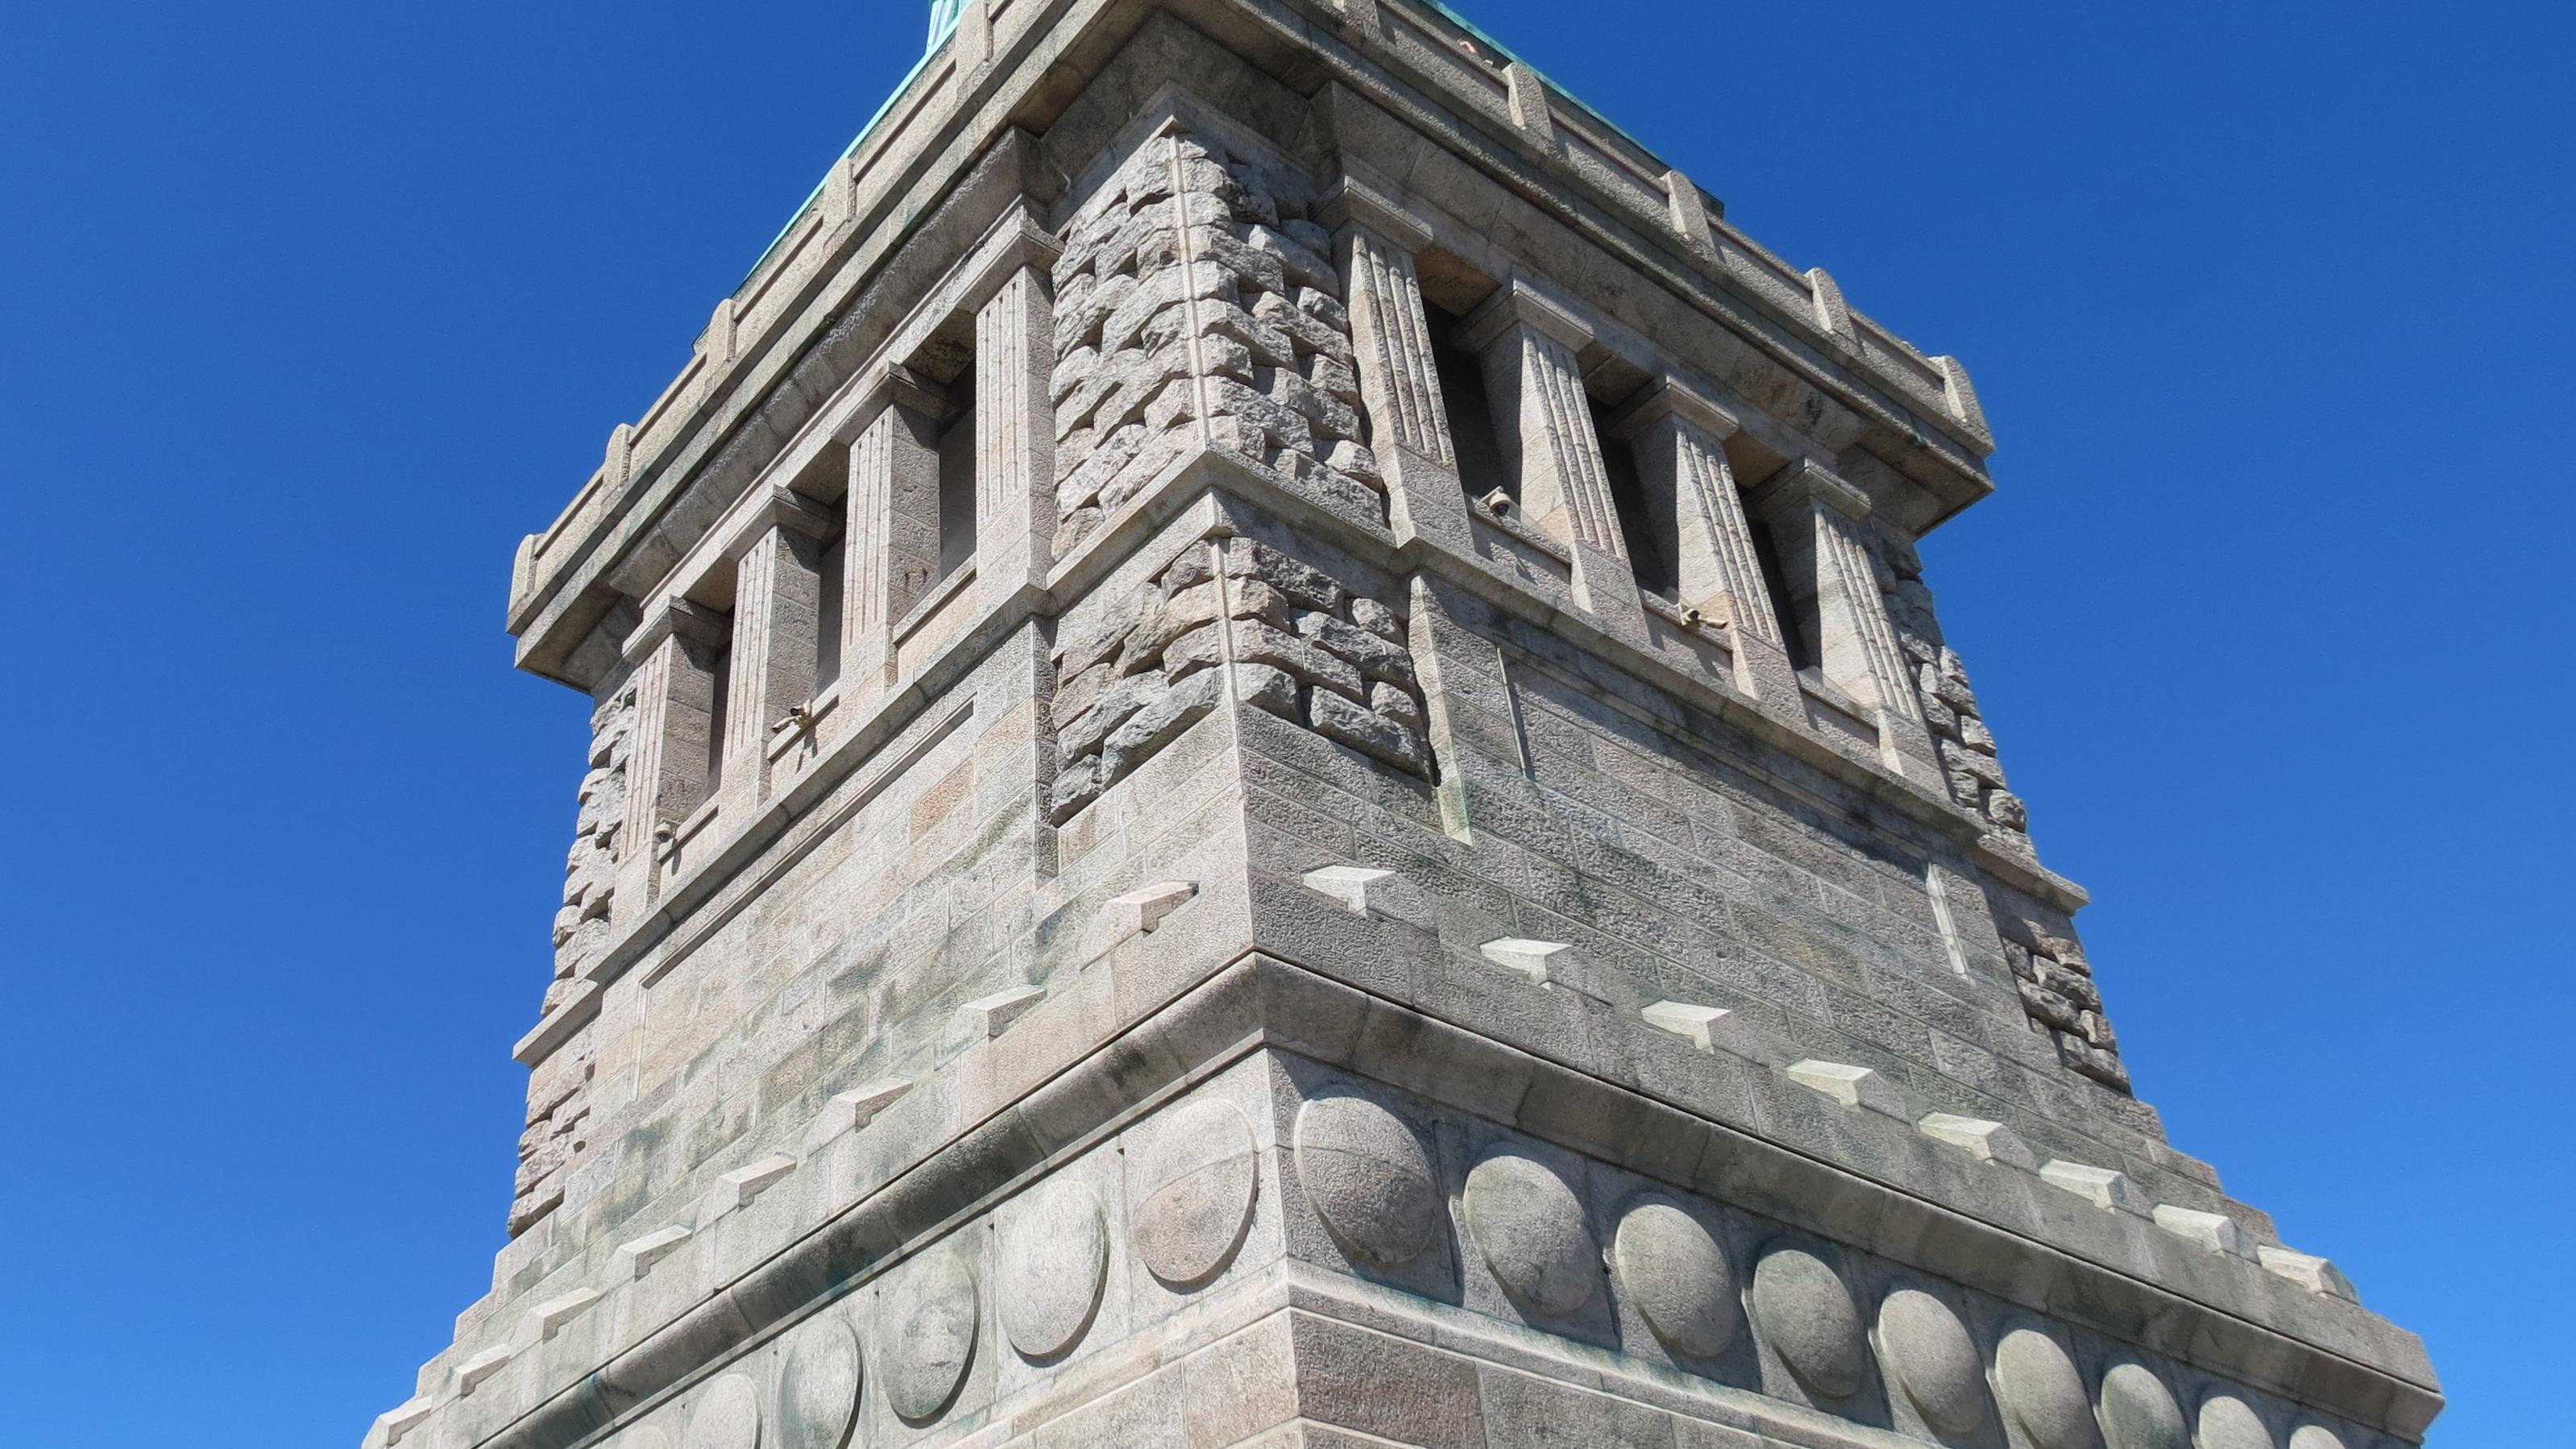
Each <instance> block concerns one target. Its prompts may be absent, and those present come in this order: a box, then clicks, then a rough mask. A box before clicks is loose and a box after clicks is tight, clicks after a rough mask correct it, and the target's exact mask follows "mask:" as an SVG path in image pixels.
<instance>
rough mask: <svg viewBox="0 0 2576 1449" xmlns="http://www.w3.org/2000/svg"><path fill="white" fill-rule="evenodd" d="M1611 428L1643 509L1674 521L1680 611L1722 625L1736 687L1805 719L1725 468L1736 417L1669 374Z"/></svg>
mask: <svg viewBox="0 0 2576 1449" xmlns="http://www.w3.org/2000/svg"><path fill="white" fill-rule="evenodd" d="M1612 427H1613V430H1614V431H1615V432H1617V433H1618V434H1619V436H1621V437H1624V438H1626V439H1628V440H1629V441H1630V443H1631V445H1632V446H1633V447H1634V448H1635V449H1636V454H1637V472H1638V475H1639V477H1640V478H1641V479H1642V480H1643V482H1644V484H1645V489H1646V506H1647V509H1648V511H1649V512H1651V513H1653V514H1654V515H1656V516H1658V517H1666V518H1670V519H1672V520H1673V524H1674V529H1673V532H1674V538H1675V542H1676V545H1677V553H1676V557H1675V559H1674V563H1675V565H1676V569H1677V572H1678V573H1679V575H1680V579H1681V603H1682V606H1683V607H1684V608H1686V609H1697V610H1699V611H1700V612H1701V613H1702V614H1705V615H1707V616H1708V617H1710V618H1713V619H1717V620H1720V621H1722V622H1723V623H1724V624H1725V625H1726V626H1727V637H1728V641H1729V643H1730V645H1731V646H1732V648H1733V650H1734V653H1735V682H1736V686H1737V687H1738V688H1740V689H1742V690H1743V691H1744V692H1745V693H1746V694H1749V695H1751V696H1752V697H1753V698H1754V699H1755V700H1756V701H1758V702H1759V703H1761V704H1762V705H1763V706H1764V707H1765V709H1766V710H1768V711H1769V712H1771V713H1773V714H1777V715H1780V716H1782V717H1784V718H1790V719H1801V718H1804V716H1805V714H1806V706H1805V705H1804V703H1803V702H1802V701H1801V700H1800V698H1799V694H1798V672H1797V670H1796V669H1795V668H1794V667H1793V666H1792V665H1791V664H1790V663H1789V652H1788V649H1787V647H1786V645H1785V643H1784V641H1783V638H1782V636H1781V633H1780V619H1779V616H1778V615H1777V614H1776V613H1774V612H1773V610H1772V608H1771V590H1770V588H1769V586H1768V585H1766V584H1765V583H1764V582H1763V579H1762V560H1761V556H1760V555H1759V554H1757V553H1756V552H1755V551H1754V547H1753V528H1752V525H1751V524H1750V523H1749V522H1748V521H1747V520H1746V519H1745V516H1744V501H1743V499H1742V497H1741V496H1739V494H1738V493H1737V491H1736V487H1735V470H1734V469H1733V468H1731V467H1729V466H1728V464H1727V461H1726V443H1725V440H1726V439H1727V438H1729V437H1731V436H1733V435H1734V434H1735V432H1736V431H1737V427H1738V424H1737V422H1736V419H1735V416H1734V414H1732V413H1729V412H1728V411H1727V410H1726V409H1725V408H1723V407H1720V406H1719V405H1718V404H1717V403H1716V402H1715V401H1714V400H1712V399H1710V398H1709V397H1708V396H1707V395H1706V394H1704V393H1702V392H1700V391H1699V390H1698V389H1697V388H1694V387H1692V386H1691V385H1690V384H1689V383H1687V382H1684V381H1683V380H1682V379H1680V378H1678V377H1674V376H1670V375H1667V376H1665V377H1664V378H1663V379H1661V380H1660V381H1658V382H1657V383H1655V384H1654V385H1652V386H1651V387H1649V388H1648V389H1647V391H1646V394H1645V396H1643V397H1641V398H1639V399H1638V400H1637V401H1635V402H1633V403H1630V404H1629V405H1628V406H1627V407H1626V408H1625V409H1623V410H1622V411H1621V413H1620V415H1619V417H1618V418H1616V419H1614V420H1613V423H1612Z"/></svg>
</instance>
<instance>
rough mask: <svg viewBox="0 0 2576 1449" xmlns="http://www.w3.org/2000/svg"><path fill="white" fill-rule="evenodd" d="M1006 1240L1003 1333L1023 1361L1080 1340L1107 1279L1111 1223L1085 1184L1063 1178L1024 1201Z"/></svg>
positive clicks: (1001, 1301) (1001, 1287) (1050, 1355)
mask: <svg viewBox="0 0 2576 1449" xmlns="http://www.w3.org/2000/svg"><path fill="white" fill-rule="evenodd" d="M1011 1219H1012V1221H1011V1227H1010V1229H1009V1231H1008V1233H1006V1234H1005V1235H1004V1237H1003V1240H1002V1263H1001V1282H1000V1285H999V1291H1000V1297H999V1299H998V1306H999V1307H1000V1309H1001V1316H1002V1332H1003V1333H1004V1334H1006V1335H1008V1336H1009V1338H1010V1340H1011V1347H1013V1348H1015V1349H1018V1350H1019V1351H1020V1353H1021V1354H1022V1356H1024V1357H1027V1358H1032V1359H1050V1358H1055V1357H1058V1356H1059V1355H1062V1354H1063V1353H1065V1352H1066V1351H1068V1350H1069V1349H1071V1348H1072V1347H1073V1346H1074V1345H1075V1344H1076V1343H1078V1342H1080V1341H1081V1339H1082V1335H1083V1333H1084V1331H1085V1330H1087V1329H1089V1328H1090V1327H1091V1319H1092V1315H1093V1314H1095V1313H1097V1312H1099V1311H1100V1294H1101V1290H1102V1289H1103V1288H1105V1287H1106V1286H1107V1284H1108V1281H1109V1222H1108V1217H1107V1215H1106V1214H1105V1213H1104V1212H1103V1211H1102V1209H1101V1206H1100V1198H1099V1196H1098V1195H1097V1194H1095V1193H1093V1192H1092V1190H1091V1189H1090V1187H1088V1186H1087V1185H1085V1184H1083V1183H1080V1182H1076V1181H1073V1180H1071V1179H1068V1178H1058V1179H1056V1180H1055V1181H1052V1182H1049V1183H1047V1184H1045V1185H1043V1186H1041V1187H1039V1188H1038V1189H1037V1190H1036V1191H1034V1192H1031V1193H1028V1194H1026V1195H1025V1197H1024V1199H1023V1201H1021V1202H1020V1203H1019V1204H1018V1206H1017V1211H1016V1212H1014V1213H1013V1214H1012V1215H1011Z"/></svg>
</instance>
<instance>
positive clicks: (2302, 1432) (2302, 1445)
mask: <svg viewBox="0 0 2576 1449" xmlns="http://www.w3.org/2000/svg"><path fill="white" fill-rule="evenodd" d="M2290 1449H2344V1444H2343V1436H2342V1435H2340V1434H2337V1433H2336V1432H2335V1431H2334V1430H2332V1429H2329V1428H2327V1427H2326V1426H2325V1425H2323V1424H2302V1425H2300V1426H2299V1427H2298V1428H2297V1430H2295V1431H2293V1432H2292V1433H2291V1435H2290Z"/></svg>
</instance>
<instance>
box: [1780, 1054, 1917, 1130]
mask: <svg viewBox="0 0 2576 1449" xmlns="http://www.w3.org/2000/svg"><path fill="white" fill-rule="evenodd" d="M1788 1072H1789V1080H1790V1081H1793V1082H1796V1083H1797V1084H1798V1085H1799V1086H1802V1087H1805V1088H1806V1089H1807V1090H1809V1091H1811V1092H1821V1093H1823V1094H1824V1095H1825V1096H1828V1097H1831V1098H1833V1099H1834V1100H1835V1101H1837V1102H1840V1103H1842V1104H1843V1105H1844V1106H1846V1107H1857V1108H1859V1109H1861V1110H1862V1111H1867V1112H1876V1113H1878V1114H1880V1115H1881V1116H1886V1117H1896V1118H1901V1119H1903V1120H1905V1121H1907V1122H1911V1121H1913V1120H1914V1119H1915V1116H1916V1113H1915V1110H1914V1104H1913V1103H1912V1102H1910V1101H1908V1100H1906V1096H1905V1093H1904V1091H1903V1089H1901V1088H1899V1087H1898V1086H1897V1085H1896V1084H1895V1083H1893V1082H1890V1081H1889V1080H1888V1079H1887V1078H1885V1077H1882V1076H1880V1075H1879V1074H1878V1073H1876V1072H1874V1071H1871V1070H1870V1069H1869V1068H1867V1067H1855V1066H1850V1065H1847V1064H1845V1063H1842V1062H1823V1061H1816V1060H1814V1059H1812V1058H1810V1059H1809V1060H1806V1061H1803V1062H1793V1063H1791V1064H1790V1066H1789V1069H1788Z"/></svg>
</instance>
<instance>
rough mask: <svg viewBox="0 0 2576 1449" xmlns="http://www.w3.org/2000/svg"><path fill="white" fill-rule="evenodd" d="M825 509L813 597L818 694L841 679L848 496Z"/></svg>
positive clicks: (846, 585) (815, 676) (815, 674)
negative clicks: (825, 523) (827, 516)
mask: <svg viewBox="0 0 2576 1449" xmlns="http://www.w3.org/2000/svg"><path fill="white" fill-rule="evenodd" d="M828 511H829V512H830V513H831V516H832V522H831V525H830V527H828V528H826V529H825V530H824V532H823V541H822V543H821V544H820V545H819V546H818V547H819V559H820V562H821V564H822V567H821V568H820V569H819V570H818V571H817V572H818V573H819V575H820V577H819V579H818V580H817V583H818V587H817V589H816V597H815V601H814V693H815V695H816V696H818V697H819V696H820V695H821V694H822V693H823V691H825V690H827V689H830V688H831V687H832V686H833V685H835V684H838V683H839V682H840V680H841V608H842V601H843V600H845V599H846V598H848V597H849V594H848V590H849V581H848V579H847V578H845V577H844V571H845V570H846V569H847V567H848V563H847V560H846V559H845V558H844V557H843V555H845V554H846V553H847V552H848V549H847V547H846V542H847V537H848V534H849V527H850V501H849V499H848V498H847V497H846V496H844V497H842V498H839V499H836V500H834V501H833V503H832V505H831V507H830V509H829V510H828Z"/></svg>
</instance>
